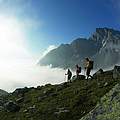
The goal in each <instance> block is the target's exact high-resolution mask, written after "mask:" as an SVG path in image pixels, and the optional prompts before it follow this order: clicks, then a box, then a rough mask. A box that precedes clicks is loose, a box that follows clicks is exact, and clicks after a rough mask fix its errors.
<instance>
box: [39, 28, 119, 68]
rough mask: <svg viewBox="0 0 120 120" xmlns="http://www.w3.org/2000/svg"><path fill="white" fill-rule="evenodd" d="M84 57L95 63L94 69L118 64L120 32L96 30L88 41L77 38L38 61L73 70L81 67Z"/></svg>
mask: <svg viewBox="0 0 120 120" xmlns="http://www.w3.org/2000/svg"><path fill="white" fill-rule="evenodd" d="M85 57H90V58H91V59H93V60H94V61H95V68H98V67H102V68H106V67H108V66H109V67H110V66H113V65H115V64H118V63H119V61H120V31H117V30H114V29H110V28H96V31H95V32H94V33H93V34H92V35H91V36H90V37H89V38H88V39H86V38H78V39H76V40H74V41H73V42H71V43H70V44H62V45H60V46H59V47H58V48H56V49H54V50H52V51H50V52H49V53H48V54H47V55H46V56H45V57H44V58H42V59H41V60H40V61H39V64H41V65H50V64H51V65H52V67H61V68H67V67H71V68H74V66H75V64H80V65H81V66H82V65H83V60H84V58H85Z"/></svg>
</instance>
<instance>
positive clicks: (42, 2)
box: [0, 0, 120, 54]
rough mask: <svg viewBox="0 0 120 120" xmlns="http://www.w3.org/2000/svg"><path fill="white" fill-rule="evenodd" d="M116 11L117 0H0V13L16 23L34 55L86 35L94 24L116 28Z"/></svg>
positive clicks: (119, 6) (118, 17)
mask: <svg viewBox="0 0 120 120" xmlns="http://www.w3.org/2000/svg"><path fill="white" fill-rule="evenodd" d="M119 14H120V0H0V16H5V18H3V19H5V20H8V21H9V19H13V20H14V21H17V22H18V24H19V27H21V31H22V32H24V36H25V37H26V41H25V42H26V43H27V45H28V47H29V49H30V50H31V52H33V53H34V54H39V53H41V52H43V51H44V50H45V49H46V48H47V47H48V46H49V45H59V44H61V43H68V42H70V41H72V40H73V39H75V38H77V37H80V36H81V37H88V36H89V35H90V34H91V33H92V32H94V31H95V28H96V27H113V28H115V29H119V26H120V22H119V20H120V15H119ZM12 24H14V23H12Z"/></svg>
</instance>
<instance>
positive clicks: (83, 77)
mask: <svg viewBox="0 0 120 120" xmlns="http://www.w3.org/2000/svg"><path fill="white" fill-rule="evenodd" d="M84 79H85V76H84V75H78V76H76V75H74V76H73V77H72V81H73V80H84Z"/></svg>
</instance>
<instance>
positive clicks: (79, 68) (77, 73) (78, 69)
mask: <svg viewBox="0 0 120 120" xmlns="http://www.w3.org/2000/svg"><path fill="white" fill-rule="evenodd" d="M80 73H81V67H80V66H79V65H76V76H77V77H78V76H79V74H80Z"/></svg>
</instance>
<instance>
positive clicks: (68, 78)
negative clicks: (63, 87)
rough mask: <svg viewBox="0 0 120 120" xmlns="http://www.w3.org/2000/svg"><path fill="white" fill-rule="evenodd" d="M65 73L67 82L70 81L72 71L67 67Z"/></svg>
mask: <svg viewBox="0 0 120 120" xmlns="http://www.w3.org/2000/svg"><path fill="white" fill-rule="evenodd" d="M65 75H68V77H67V81H68V82H69V81H70V82H71V77H72V72H71V71H70V69H68V71H67V73H66V74H65Z"/></svg>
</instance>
